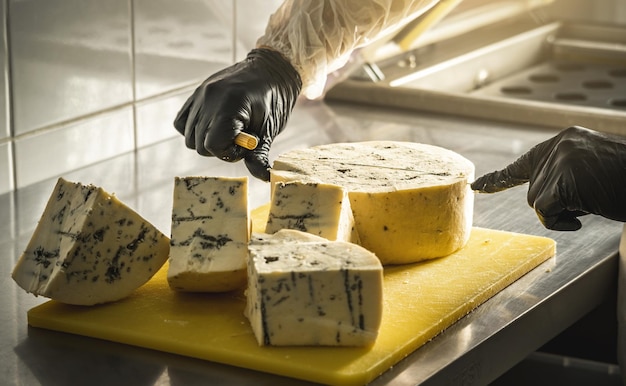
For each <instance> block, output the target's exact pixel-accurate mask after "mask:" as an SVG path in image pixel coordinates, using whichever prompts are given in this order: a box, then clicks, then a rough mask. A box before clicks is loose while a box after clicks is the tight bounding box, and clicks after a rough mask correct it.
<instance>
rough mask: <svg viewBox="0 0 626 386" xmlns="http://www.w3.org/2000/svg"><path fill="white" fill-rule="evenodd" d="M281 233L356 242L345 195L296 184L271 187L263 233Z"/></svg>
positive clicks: (316, 185) (325, 186) (329, 186)
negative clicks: (296, 233) (296, 231)
mask: <svg viewBox="0 0 626 386" xmlns="http://www.w3.org/2000/svg"><path fill="white" fill-rule="evenodd" d="M281 229H295V230H299V231H302V232H308V233H311V234H314V235H317V236H320V237H323V238H325V239H328V240H333V241H335V240H339V241H348V242H353V243H357V244H358V242H359V237H358V233H357V232H356V227H355V224H354V216H353V215H352V209H351V208H350V200H349V199H348V192H347V190H345V189H344V188H342V187H341V186H338V185H332V184H324V183H306V182H300V181H293V182H289V183H282V182H281V183H277V184H275V185H274V186H273V189H272V200H271V204H270V211H269V216H268V220H267V224H266V227H265V233H275V232H277V231H279V230H281Z"/></svg>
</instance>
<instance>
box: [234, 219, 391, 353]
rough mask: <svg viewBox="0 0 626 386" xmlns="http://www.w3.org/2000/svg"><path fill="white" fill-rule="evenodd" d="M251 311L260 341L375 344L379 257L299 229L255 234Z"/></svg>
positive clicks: (249, 298)
mask: <svg viewBox="0 0 626 386" xmlns="http://www.w3.org/2000/svg"><path fill="white" fill-rule="evenodd" d="M249 250H250V257H249V263H248V288H247V291H246V294H247V295H246V296H247V302H246V310H245V314H246V317H247V318H248V319H249V321H250V324H251V326H252V330H253V331H254V335H255V337H256V339H257V342H258V344H259V345H274V346H300V345H307V346H369V345H372V344H373V343H374V342H375V340H376V337H377V335H378V330H379V327H380V323H381V319H382V307H383V301H382V296H383V295H382V294H383V292H382V291H383V289H382V288H383V271H382V265H381V264H380V261H379V260H378V258H377V257H376V256H375V255H374V254H373V253H371V252H369V251H367V250H366V249H364V248H362V247H360V246H358V245H356V244H352V243H348V242H344V241H329V240H327V239H324V238H321V237H317V236H315V235H311V234H309V233H304V232H300V231H297V230H291V229H283V230H280V231H278V232H276V233H275V234H273V235H268V234H261V233H255V234H253V236H252V239H251V242H250V245H249Z"/></svg>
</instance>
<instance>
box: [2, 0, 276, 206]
mask: <svg viewBox="0 0 626 386" xmlns="http://www.w3.org/2000/svg"><path fill="white" fill-rule="evenodd" d="M235 7H240V8H241V7H243V8H246V10H248V11H250V12H251V13H250V15H255V9H262V10H265V9H266V8H267V4H264V3H263V2H256V1H252V0H237V1H236V0H230V1H223V0H179V1H175V2H173V1H170V0H29V1H23V0H0V32H1V33H2V39H0V43H2V42H6V43H7V47H5V46H3V45H2V44H0V55H1V56H0V194H3V193H6V192H9V191H11V190H13V189H15V188H20V189H21V188H25V187H29V186H33V185H34V184H37V183H38V182H40V181H48V180H53V179H55V178H56V177H58V176H66V175H68V174H71V173H72V172H73V171H74V170H80V169H85V168H88V167H89V166H90V165H93V164H95V163H97V162H99V161H101V160H104V159H108V158H111V157H114V156H117V155H122V154H124V153H127V152H130V151H132V150H134V149H137V148H142V147H145V146H151V145H154V144H156V143H158V142H160V141H163V140H165V139H168V138H172V137H175V136H178V135H179V134H178V133H177V132H176V131H175V129H174V127H173V125H172V122H173V120H174V118H175V116H176V113H177V112H178V111H179V109H180V107H181V106H182V104H183V102H184V101H185V100H186V99H187V97H188V96H189V95H190V94H191V92H192V91H193V90H194V89H195V87H196V86H197V85H198V84H199V83H200V82H201V81H202V80H204V79H205V78H206V77H208V76H209V75H211V74H213V73H215V72H216V71H218V70H220V69H222V68H224V67H226V66H228V65H230V64H232V63H233V61H234V60H235V46H240V47H241V46H242V45H241V43H239V42H237V41H236V39H235V33H236V29H237V28H236V26H235V15H236V12H235ZM253 17H254V16H253ZM254 20H258V18H254ZM264 23H265V21H262V22H259V23H258V24H259V25H261V24H262V25H263V26H264ZM243 25H244V26H245V29H246V31H248V30H250V28H249V27H250V23H247V22H245V21H244V22H243ZM253 29H254V28H253ZM260 33H262V27H261V31H259V32H258V33H254V34H255V35H260ZM250 48H252V47H245V50H246V52H247V51H248V50H249V49H250ZM9 67H10V68H9ZM9 74H10V78H9ZM9 117H10V118H11V119H9ZM186 150H187V149H185V151H186ZM192 154H193V153H192ZM13 160H14V161H15V162H13Z"/></svg>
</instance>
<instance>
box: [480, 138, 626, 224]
mask: <svg viewBox="0 0 626 386" xmlns="http://www.w3.org/2000/svg"><path fill="white" fill-rule="evenodd" d="M525 182H529V187H528V195H527V199H528V204H529V205H530V206H531V207H533V208H534V209H535V212H536V213H537V216H538V217H539V220H540V221H541V222H542V224H543V225H544V226H545V227H546V228H548V229H553V230H561V231H567V230H578V229H580V227H581V223H580V221H579V220H578V218H577V217H579V216H582V215H585V214H597V215H600V216H603V217H606V218H608V219H612V220H617V221H626V138H624V137H619V136H612V135H608V134H604V133H600V132H596V131H593V130H589V129H586V128H583V127H578V126H574V127H570V128H568V129H565V130H563V131H561V132H560V133H559V134H558V135H556V136H555V137H552V138H550V139H548V140H547V141H545V142H542V143H540V144H538V145H537V146H535V147H533V148H532V149H530V151H528V152H527V153H526V154H524V155H522V156H521V157H520V158H519V159H518V160H517V161H515V162H513V163H512V164H511V165H509V166H507V167H506V168H505V169H503V170H499V171H496V172H493V173H489V174H486V175H484V176H482V177H480V178H478V179H476V181H474V182H473V183H472V189H474V190H477V191H479V192H486V193H494V192H498V191H501V190H504V189H508V188H510V187H513V186H516V185H520V184H523V183H525Z"/></svg>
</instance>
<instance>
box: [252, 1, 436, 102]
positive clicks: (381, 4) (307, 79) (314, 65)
mask: <svg viewBox="0 0 626 386" xmlns="http://www.w3.org/2000/svg"><path fill="white" fill-rule="evenodd" d="M438 2H439V0H286V1H285V2H284V3H283V4H282V5H281V7H280V8H279V9H278V10H277V11H276V12H275V13H274V14H273V15H272V16H271V18H270V21H269V23H268V26H267V28H266V31H265V35H263V36H262V37H261V38H260V39H259V40H258V42H257V45H258V46H266V47H269V48H272V49H275V50H277V51H279V52H280V53H281V54H283V56H284V57H286V58H287V59H288V60H289V61H290V62H291V64H292V65H293V66H294V68H295V69H296V70H297V71H298V73H299V74H300V76H301V78H302V81H303V91H304V94H305V95H306V96H307V97H309V98H315V97H317V96H319V95H320V94H321V93H322V90H323V87H324V80H325V79H326V75H327V74H328V73H329V72H330V71H333V70H335V69H337V68H338V67H340V66H341V65H342V64H343V63H345V60H347V58H348V56H349V55H350V53H352V51H354V50H355V49H356V48H358V47H361V46H363V45H365V44H367V43H369V42H371V41H374V40H376V39H377V38H379V37H380V36H381V35H384V34H385V33H386V32H387V31H388V30H389V29H391V28H399V27H401V26H402V25H404V24H406V23H407V22H409V21H410V20H413V19H414V18H415V17H417V16H418V15H420V14H421V13H423V12H424V11H426V10H428V9H430V8H431V7H432V6H433V5H434V4H436V3H438Z"/></svg>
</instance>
